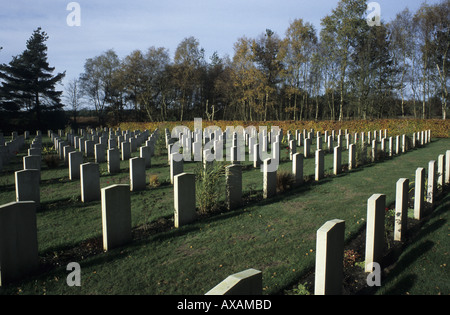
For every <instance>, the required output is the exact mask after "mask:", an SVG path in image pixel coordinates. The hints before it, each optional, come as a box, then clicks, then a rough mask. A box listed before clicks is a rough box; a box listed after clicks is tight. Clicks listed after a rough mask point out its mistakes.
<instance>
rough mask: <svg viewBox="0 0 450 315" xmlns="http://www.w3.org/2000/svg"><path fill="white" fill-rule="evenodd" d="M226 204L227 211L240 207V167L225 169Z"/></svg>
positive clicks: (233, 166)
mask: <svg viewBox="0 0 450 315" xmlns="http://www.w3.org/2000/svg"><path fill="white" fill-rule="evenodd" d="M225 182H226V204H227V207H228V209H229V210H232V209H235V208H238V207H240V206H241V205H242V167H241V166H240V165H230V166H227V167H226V168H225Z"/></svg>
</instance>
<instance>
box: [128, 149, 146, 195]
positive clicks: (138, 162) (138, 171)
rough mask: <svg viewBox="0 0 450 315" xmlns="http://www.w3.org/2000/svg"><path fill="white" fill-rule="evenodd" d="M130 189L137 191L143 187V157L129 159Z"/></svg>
mask: <svg viewBox="0 0 450 315" xmlns="http://www.w3.org/2000/svg"><path fill="white" fill-rule="evenodd" d="M129 163H130V189H131V191H139V190H144V189H145V160H144V159H143V158H138V157H135V158H132V159H130V162H129Z"/></svg>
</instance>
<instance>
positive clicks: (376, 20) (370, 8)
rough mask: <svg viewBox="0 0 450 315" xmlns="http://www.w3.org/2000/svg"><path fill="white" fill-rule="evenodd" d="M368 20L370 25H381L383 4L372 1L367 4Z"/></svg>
mask: <svg viewBox="0 0 450 315" xmlns="http://www.w3.org/2000/svg"><path fill="white" fill-rule="evenodd" d="M367 12H368V14H367V18H366V22H367V25H369V26H380V25H381V6H380V4H379V3H378V2H370V3H368V4H367Z"/></svg>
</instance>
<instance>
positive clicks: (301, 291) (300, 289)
mask: <svg viewBox="0 0 450 315" xmlns="http://www.w3.org/2000/svg"><path fill="white" fill-rule="evenodd" d="M306 285H307V283H306V282H305V283H304V284H299V285H298V286H297V288H295V289H293V290H292V293H293V294H294V295H310V293H309V291H308V289H307V288H306Z"/></svg>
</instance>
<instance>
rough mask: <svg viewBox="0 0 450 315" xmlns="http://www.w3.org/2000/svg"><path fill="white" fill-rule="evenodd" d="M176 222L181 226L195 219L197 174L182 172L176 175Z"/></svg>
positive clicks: (177, 226) (176, 225) (176, 224)
mask: <svg viewBox="0 0 450 315" xmlns="http://www.w3.org/2000/svg"><path fill="white" fill-rule="evenodd" d="M173 188H174V222H175V227H176V228H179V227H181V226H183V225H185V224H188V223H190V222H192V221H194V219H195V216H196V212H195V175H194V174H190V173H181V174H178V175H175V176H174V186H173Z"/></svg>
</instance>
